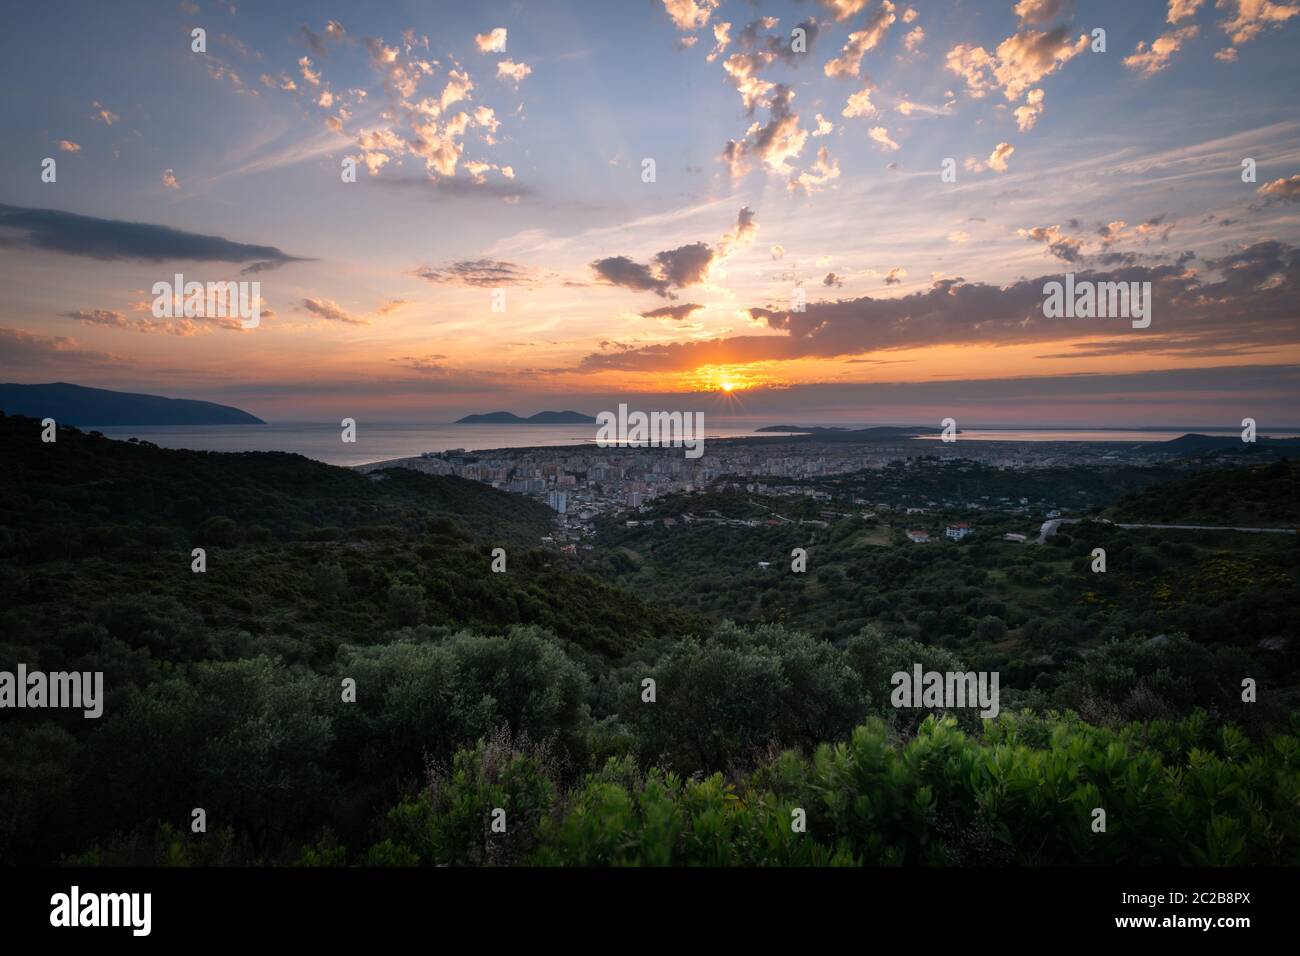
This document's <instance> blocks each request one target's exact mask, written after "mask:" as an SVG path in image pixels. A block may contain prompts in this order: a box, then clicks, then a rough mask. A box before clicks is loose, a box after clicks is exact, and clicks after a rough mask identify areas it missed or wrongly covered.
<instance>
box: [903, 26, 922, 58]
mask: <svg viewBox="0 0 1300 956" xmlns="http://www.w3.org/2000/svg"><path fill="white" fill-rule="evenodd" d="M924 40H925V30H924V29H922V28H921V27H913V28H912V29H911V30H910V31H909V32H908V34H907V36H905V37H903V49H905V50H906V51H907V52H908V53H915V52H916V51H917V49H918V48H919V47H920V46H921V43H922V42H923V41H924Z"/></svg>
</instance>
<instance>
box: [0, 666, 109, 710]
mask: <svg viewBox="0 0 1300 956" xmlns="http://www.w3.org/2000/svg"><path fill="white" fill-rule="evenodd" d="M4 707H19V708H21V707H71V708H73V709H80V710H82V711H83V712H84V715H85V716H86V717H91V718H94V717H98V716H99V715H100V714H102V713H103V712H104V672H103V671H94V672H91V671H81V672H73V673H66V672H64V671H54V672H53V673H51V674H46V673H45V672H44V671H30V672H29V671H28V670H27V665H26V664H19V665H18V671H17V673H14V672H13V671H0V708H4Z"/></svg>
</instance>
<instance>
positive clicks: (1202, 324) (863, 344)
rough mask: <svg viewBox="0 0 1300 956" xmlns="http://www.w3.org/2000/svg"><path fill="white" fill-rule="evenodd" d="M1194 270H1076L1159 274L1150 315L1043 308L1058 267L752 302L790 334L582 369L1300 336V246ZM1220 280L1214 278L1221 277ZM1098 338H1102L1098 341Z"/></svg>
mask: <svg viewBox="0 0 1300 956" xmlns="http://www.w3.org/2000/svg"><path fill="white" fill-rule="evenodd" d="M1201 261H1202V262H1203V263H1204V265H1205V267H1206V268H1205V269H1204V270H1197V269H1192V268H1189V267H1188V264H1189V259H1188V255H1187V254H1184V255H1181V256H1179V257H1178V259H1177V260H1176V261H1175V262H1172V263H1165V264H1161V265H1134V266H1126V267H1122V268H1117V269H1113V270H1109V271H1098V270H1088V271H1084V272H1079V273H1076V281H1082V280H1089V281H1095V282H1150V283H1151V284H1152V298H1153V311H1152V324H1151V326H1150V328H1147V329H1133V328H1132V327H1131V325H1130V324H1129V323H1128V322H1127V321H1126V320H1123V319H1118V320H1117V319H1059V318H1047V317H1045V316H1044V315H1043V301H1044V293H1043V286H1044V285H1045V284H1046V283H1047V282H1059V281H1061V279H1062V276H1061V275H1060V274H1055V275H1045V276H1039V277H1037V278H1033V279H1021V280H1019V281H1017V282H1015V283H1013V284H1011V285H1008V286H1005V287H1003V286H997V285H990V284H987V283H983V282H968V281H966V280H965V279H963V278H960V277H958V278H947V279H942V280H939V281H937V282H936V283H934V285H933V286H932V287H931V288H929V289H927V290H925V291H921V292H913V293H910V294H908V295H904V296H899V297H897V298H873V297H871V296H863V297H861V298H856V299H841V300H837V301H833V302H810V303H808V304H807V306H806V307H805V309H804V311H803V312H793V311H789V310H785V309H776V308H764V307H758V308H751V309H750V310H749V314H750V316H751V317H752V318H755V319H759V320H761V321H762V322H764V323H765V324H766V325H767V326H768V327H769V328H770V329H773V330H777V331H780V332H783V333H785V334H784V335H741V336H734V337H731V338H722V339H713V340H708V341H692V342H680V343H672V344H666V345H651V346H644V347H641V348H638V349H635V350H632V351H629V352H625V353H622V354H617V355H615V354H609V353H592V354H590V355H587V356H586V357H585V358H584V359H583V360H582V362H581V363H580V364H579V366H578V368H579V369H580V370H583V371H596V370H600V369H606V368H614V369H622V370H628V371H681V370H686V369H693V368H698V367H699V366H701V365H728V364H742V363H746V362H761V361H783V360H791V359H799V358H834V357H844V356H861V355H871V354H873V353H877V352H881V351H886V350H890V349H905V348H920V347H924V346H928V345H981V344H982V345H1011V344H1027V343H1034V342H1054V341H1055V342H1064V341H1068V340H1071V339H1079V338H1084V337H1098V338H1109V339H1110V340H1111V341H1113V342H1114V343H1115V344H1116V348H1117V349H1120V350H1122V349H1123V348H1124V347H1126V346H1127V347H1131V348H1132V349H1134V350H1139V349H1140V350H1151V349H1164V350H1167V351H1171V352H1179V353H1187V354H1213V353H1214V351H1215V350H1226V349H1234V350H1243V349H1246V350H1249V349H1260V348H1267V347H1277V346H1284V345H1294V344H1297V343H1300V249H1297V248H1295V247H1293V246H1289V245H1287V244H1285V243H1281V242H1276V241H1268V242H1260V243H1255V244H1254V245H1251V246H1249V247H1247V248H1243V249H1240V250H1237V251H1234V252H1232V253H1230V254H1228V255H1224V256H1221V257H1218V258H1208V259H1203V260H1201ZM1216 275H1217V276H1218V278H1214V276H1216ZM1094 344H1095V343H1094Z"/></svg>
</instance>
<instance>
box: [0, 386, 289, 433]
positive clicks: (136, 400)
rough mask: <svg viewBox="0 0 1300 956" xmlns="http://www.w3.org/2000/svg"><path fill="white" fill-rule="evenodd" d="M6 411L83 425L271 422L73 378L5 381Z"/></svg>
mask: <svg viewBox="0 0 1300 956" xmlns="http://www.w3.org/2000/svg"><path fill="white" fill-rule="evenodd" d="M0 411H3V412H4V413H5V414H7V415H27V416H30V417H32V418H38V419H39V418H52V419H54V420H55V421H56V422H58V424H60V425H75V426H78V427H87V426H95V425H98V426H102V427H113V426H136V427H144V426H153V425H265V424H266V422H264V421H263V420H262V419H260V418H258V417H257V416H256V415H252V414H249V413H248V412H246V411H244V410H243V409H241V408H235V407H234V406H232V405H218V404H217V403H216V402H204V401H199V400H197V399H191V398H167V397H165V396H163V395H147V394H144V393H141V392H118V391H114V390H112V389H108V388H90V387H89V386H86V385H73V384H71V383H70V382H49V383H47V384H44V385H20V384H17V383H13V382H5V383H0Z"/></svg>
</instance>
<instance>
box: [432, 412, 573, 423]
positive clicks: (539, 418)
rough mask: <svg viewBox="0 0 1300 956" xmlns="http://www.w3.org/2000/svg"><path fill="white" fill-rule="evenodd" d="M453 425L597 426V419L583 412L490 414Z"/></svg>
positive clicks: (475, 416) (461, 419)
mask: <svg viewBox="0 0 1300 956" xmlns="http://www.w3.org/2000/svg"><path fill="white" fill-rule="evenodd" d="M452 424H453V425H595V424H596V419H594V418H592V417H591V416H590V415H584V414H582V412H538V413H537V414H536V415H529V416H528V417H527V418H521V417H520V416H518V415H516V414H515V413H514V412H488V413H487V414H486V415H466V416H465V417H464V418H459V419H457V420H456V421H454V422H452Z"/></svg>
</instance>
